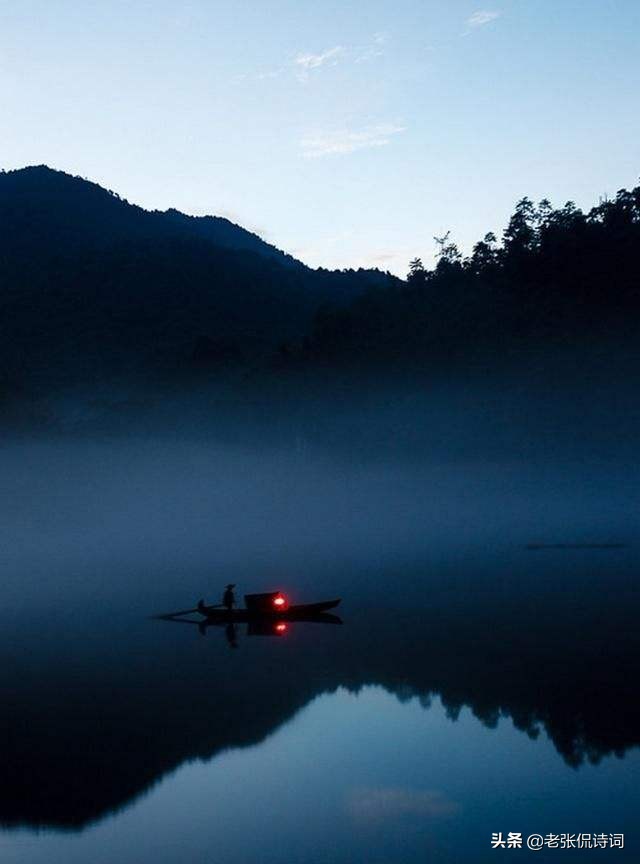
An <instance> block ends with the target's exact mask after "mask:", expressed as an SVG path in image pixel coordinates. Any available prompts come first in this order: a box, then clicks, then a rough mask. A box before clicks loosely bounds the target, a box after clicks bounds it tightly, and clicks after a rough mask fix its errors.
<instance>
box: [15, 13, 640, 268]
mask: <svg viewBox="0 0 640 864" xmlns="http://www.w3.org/2000/svg"><path fill="white" fill-rule="evenodd" d="M639 37H640V2H638V0H498V2H496V3H493V2H487V3H485V2H484V0H481V2H479V3H477V2H466V0H450V2H446V0H393V2H391V0H367V2H347V0H342V2H305V0H295V2H294V0H233V2H218V0H191V2H189V0H186V2H169V0H146V2H145V0H127V2H125V0H109V2H90V0H87V2H79V0H69V2H63V0H46V2H42V0H21V2H19V3H17V2H15V0H11V2H0V73H1V77H0V167H2V168H5V169H9V168H17V167H22V166H24V165H28V164H39V163H46V164H48V165H50V166H51V167H54V168H59V169H63V170H65V171H69V172H70V173H73V174H79V175H81V176H84V177H87V178H89V179H91V180H95V181H96V182H98V183H100V184H101V185H104V186H106V187H108V188H110V189H113V190H115V191H117V192H118V193H120V194H121V195H123V196H124V197H126V198H127V199H128V200H129V201H132V202H135V203H137V204H141V205H143V206H145V207H148V208H161V209H165V208H167V207H172V206H173V207H177V208H178V209H181V210H184V211H186V212H188V213H194V214H204V213H214V214H219V215H225V216H228V217H229V218H231V219H233V220H234V221H236V222H239V223H240V224H242V225H244V226H245V227H247V228H250V229H251V230H254V231H257V232H258V233H260V234H261V235H262V236H263V237H265V238H266V239H267V240H269V241H270V242H272V243H274V244H276V245H277V246H279V247H280V248H283V249H285V250H286V251H287V252H291V253H292V254H294V255H296V256H297V257H299V258H301V259H302V260H304V261H305V262H307V263H309V264H311V265H313V266H319V265H324V266H327V267H347V266H354V267H357V266H376V267H380V268H382V269H390V270H392V271H393V272H396V273H399V274H401V275H403V274H404V273H405V272H406V267H407V262H408V261H409V259H410V258H412V257H414V256H415V255H421V256H422V257H423V258H424V259H425V260H426V261H430V260H431V255H432V253H433V251H434V243H433V235H434V234H441V233H444V232H445V231H447V230H449V229H450V230H451V232H452V238H453V239H454V240H455V241H456V242H458V244H459V245H460V246H461V247H462V249H463V250H464V251H469V250H470V248H471V245H472V244H473V242H474V241H475V240H477V239H479V238H480V237H481V236H482V235H483V234H484V233H485V232H486V231H488V230H494V231H496V232H499V231H501V230H502V228H503V227H504V224H505V221H506V219H507V218H508V215H509V213H510V212H511V210H512V209H513V204H514V202H515V201H516V200H517V199H518V198H520V197H522V196H523V195H525V194H527V195H529V196H530V197H532V198H534V199H539V198H542V197H549V198H550V199H551V200H552V202H553V203H554V204H557V205H560V204H562V203H564V201H566V200H567V199H568V198H572V199H573V200H575V201H576V202H577V203H578V204H580V205H583V206H590V205H591V204H592V203H594V202H596V201H597V199H598V198H599V197H600V196H603V195H605V194H609V195H611V194H613V193H615V191H616V190H617V189H618V188H620V187H621V186H627V187H628V186H631V185H635V184H636V183H637V182H638V176H639V175H640V104H639V103H640V99H639V98H638V94H639V93H640V49H639V41H640V40H639Z"/></svg>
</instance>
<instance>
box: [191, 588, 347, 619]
mask: <svg viewBox="0 0 640 864" xmlns="http://www.w3.org/2000/svg"><path fill="white" fill-rule="evenodd" d="M244 602H245V607H246V608H244V609H227V608H225V607H224V606H207V605H206V604H205V602H204V601H203V600H200V602H199V603H198V605H197V607H196V609H197V611H198V612H199V613H200V614H201V615H204V616H205V617H206V618H208V619H215V620H218V621H238V622H240V621H253V620H256V619H261V618H269V619H271V618H277V619H279V620H285V621H313V620H314V619H317V617H318V616H319V615H322V614H323V613H325V612H328V611H329V610H330V609H335V608H336V606H337V605H338V604H339V603H340V600H339V599H338V600H324V601H322V602H320V603H303V604H298V605H290V604H289V600H288V598H287V596H286V595H285V594H283V593H282V591H270V592H268V593H266V594H245V595H244Z"/></svg>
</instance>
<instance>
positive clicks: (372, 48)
mask: <svg viewBox="0 0 640 864" xmlns="http://www.w3.org/2000/svg"><path fill="white" fill-rule="evenodd" d="M387 38H388V37H387V34H386V33H374V34H373V39H372V40H371V42H369V44H368V45H361V46H359V47H357V48H355V49H354V58H353V62H354V63H366V62H368V61H369V60H375V59H376V57H382V55H383V54H384V46H385V44H386V42H387Z"/></svg>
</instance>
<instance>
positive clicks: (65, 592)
mask: <svg viewBox="0 0 640 864" xmlns="http://www.w3.org/2000/svg"><path fill="white" fill-rule="evenodd" d="M0 459H1V465H0V468H1V470H2V474H3V478H4V486H5V496H4V504H3V511H2V523H1V528H0V530H1V533H2V537H1V540H2V545H1V549H2V552H1V554H2V567H3V574H4V576H3V589H4V596H3V599H4V602H3V604H2V605H3V608H2V610H1V611H0V623H1V625H2V631H1V635H0V651H1V652H2V665H1V668H0V684H1V694H2V696H1V698H2V711H1V718H0V730H1V732H2V737H1V739H0V764H2V773H1V775H0V824H1V825H2V826H3V827H2V831H1V832H0V855H1V860H2V861H3V862H7V864H13V862H16V864H17V862H20V864H23V862H25V864H30V862H34V864H38V862H48V864H50V862H53V864H57V862H60V864H62V862H64V864H67V862H69V864H74V862H78V864H80V862H83V864H84V862H92V864H100V862H124V864H126V862H132V864H133V862H136V864H146V862H149V864H156V862H157V864H160V862H167V864H173V862H183V861H190V862H203V864H204V862H227V861H235V862H255V861H262V862H273V864H279V862H292V861H293V862H320V861H323V862H325V861H326V862H336V864H339V862H351V861H367V862H380V864H382V862H384V864H390V862H407V864H412V862H426V861H474V862H484V861H489V860H491V861H494V860H496V859H497V858H500V857H502V858H506V857H509V859H510V858H511V857H514V856H515V857H531V856H532V855H533V854H534V853H533V852H529V851H527V850H520V851H517V850H508V851H505V850H497V851H492V850H491V848H490V845H491V844H490V840H491V834H492V832H498V831H502V832H503V833H504V835H505V836H506V833H507V832H509V831H514V832H522V833H523V834H524V835H525V837H526V835H527V834H529V833H534V832H536V833H540V834H543V835H544V834H548V833H562V832H570V833H577V832H590V833H601V832H604V833H607V834H609V833H613V832H616V833H619V832H624V833H625V834H626V846H625V849H623V850H619V849H613V850H612V849H609V850H605V849H600V850H580V851H578V850H576V851H574V852H572V853H571V857H572V858H578V857H585V858H586V857H589V858H590V859H593V858H594V856H596V857H598V858H599V859H602V860H605V859H606V860H612V861H613V860H629V861H635V860H639V859H640V845H639V844H638V836H637V827H636V822H637V807H638V796H637V786H638V780H639V779H640V773H639V768H640V762H639V751H638V749H637V745H638V743H640V707H639V704H638V697H637V681H638V680H639V677H638V672H639V671H640V640H639V638H638V635H637V620H638V606H639V604H638V594H637V588H636V579H637V573H638V564H639V563H640V562H639V560H638V558H639V554H638V549H637V548H636V538H637V512H638V506H637V505H638V503H639V502H638V492H637V490H638V488H640V486H639V485H638V480H640V477H638V470H637V468H635V467H630V464H629V462H628V461H626V460H622V459H618V458H617V457H616V458H614V457H612V456H610V455H608V453H607V452H606V451H599V452H598V453H596V454H595V455H593V456H592V458H589V459H588V460H586V459H584V458H583V457H582V456H581V455H580V454H579V453H578V454H576V452H575V451H570V452H567V453H564V454H562V453H555V454H553V455H548V454H545V455H544V456H543V455H541V454H538V455H536V454H531V453H529V454H527V456H526V458H524V457H523V455H522V454H519V453H518V452H517V451H516V452H511V453H507V454H502V455H501V456H500V457H497V456H496V455H495V454H493V455H488V456H487V457H486V458H483V459H481V458H478V457H476V456H472V455H469V454H467V455H464V454H462V455H461V454H460V453H457V454H456V457H455V458H449V457H447V455H446V454H442V453H441V454H440V455H439V456H436V455H435V454H433V453H431V454H423V455H421V456H420V458H416V459H411V460H407V461H406V462H402V463H400V462H399V461H398V459H397V458H394V459H389V458H375V459H374V458H370V456H366V457H365V456H364V455H363V454H362V453H358V452H355V451H354V452H353V453H351V454H347V456H344V455H343V456H338V455H335V453H334V455H333V456H331V457H330V456H327V454H326V453H322V452H319V451H314V450H313V449H311V450H309V449H305V448H304V447H299V446H295V447H293V448H289V449H288V448H284V449H277V448H272V449H270V450H269V451H266V450H260V449H258V448H251V447H246V448H242V449H241V448H232V447H222V446H220V445H216V444H214V443H211V442H203V441H198V442H193V441H192V442H189V441H182V442H176V441H171V440H166V439H165V440H162V439H157V440H152V439H144V440H134V441H127V442H123V441H122V440H101V441H98V440H94V441H90V442H89V441H86V440H79V439H78V440H71V439H59V440H56V441H42V440H41V441H38V442H23V443H20V444H11V443H9V444H7V445H6V446H5V448H4V450H3V452H2V455H1V457H0ZM528 544H543V545H551V546H553V545H557V544H569V545H570V546H571V547H575V546H577V547H580V546H581V545H588V546H591V547H592V548H535V549H528V548H527V545H528ZM602 544H612V545H609V546H608V548H593V546H594V545H595V546H599V545H602ZM227 582H236V583H238V590H239V592H240V593H243V592H244V591H247V592H249V591H254V590H267V589H271V588H282V589H284V590H286V591H288V592H289V593H290V595H291V597H292V599H293V600H295V601H301V602H305V601H314V600H322V599H327V598H331V597H334V596H335V597H338V596H340V597H342V598H343V599H342V605H341V607H340V610H339V611H340V614H341V617H342V619H343V624H342V625H311V624H310V625H303V624H292V625H290V626H289V627H288V628H287V629H286V631H284V632H282V633H281V634H279V635H278V636H275V635H274V636H266V635H262V636H257V635H256V636H254V635H249V634H248V633H247V632H246V629H245V628H244V626H241V627H239V629H238V632H237V634H236V638H237V643H238V644H237V647H235V648H234V647H231V645H230V644H229V641H228V634H227V633H225V631H224V629H221V628H215V627H209V628H207V629H206V631H205V632H204V633H201V632H200V630H199V629H198V627H196V626H192V625H176V624H172V623H169V622H164V621H157V620H153V619H152V618H151V617H150V616H152V615H153V614H154V613H158V612H164V611H168V610H172V609H182V608H185V607H188V606H191V605H192V604H193V603H194V602H195V601H196V600H197V599H198V598H199V597H202V596H204V597H205V598H206V599H207V600H209V601H216V600H217V594H218V593H219V591H220V590H221V588H222V587H223V586H224V585H225V584H226V583H227ZM535 854H536V855H537V859H536V860H557V859H560V858H562V856H563V855H567V854H569V853H568V852H566V851H563V850H547V851H542V852H537V853H535Z"/></svg>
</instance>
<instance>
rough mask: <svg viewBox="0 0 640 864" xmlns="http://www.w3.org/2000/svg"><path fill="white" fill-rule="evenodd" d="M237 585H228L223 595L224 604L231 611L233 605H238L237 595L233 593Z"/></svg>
mask: <svg viewBox="0 0 640 864" xmlns="http://www.w3.org/2000/svg"><path fill="white" fill-rule="evenodd" d="M235 587H236V586H235V585H227V587H226V588H225V589H224V594H223V595H222V605H223V606H224V608H225V609H226V610H227V612H231V611H232V609H233V607H234V606H235V605H236V596H235V594H234V593H233V589H234V588H235Z"/></svg>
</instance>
